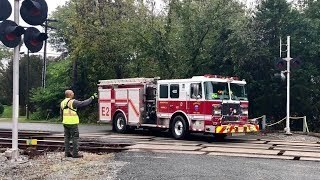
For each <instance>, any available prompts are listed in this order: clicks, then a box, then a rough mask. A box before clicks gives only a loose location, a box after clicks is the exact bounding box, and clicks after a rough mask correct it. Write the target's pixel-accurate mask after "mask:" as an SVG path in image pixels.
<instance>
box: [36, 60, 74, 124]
mask: <svg viewBox="0 0 320 180" xmlns="http://www.w3.org/2000/svg"><path fill="white" fill-rule="evenodd" d="M70 69H71V65H70V61H68V60H61V61H58V62H49V64H48V71H47V81H46V88H45V89H44V88H41V87H39V88H34V89H32V90H31V98H30V100H31V103H32V104H33V105H34V106H35V108H36V113H35V114H34V115H33V116H31V117H33V118H35V119H46V118H47V116H48V115H49V117H56V116H59V113H60V102H61V101H62V100H63V98H64V91H65V90H66V89H68V84H69V82H70V76H69V74H70Z"/></svg>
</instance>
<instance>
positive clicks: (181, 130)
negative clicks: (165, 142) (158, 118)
mask: <svg viewBox="0 0 320 180" xmlns="http://www.w3.org/2000/svg"><path fill="white" fill-rule="evenodd" d="M187 126H188V125H187V123H186V120H185V118H183V117H182V116H176V117H174V119H173V121H172V124H171V134H172V136H173V137H174V138H175V139H184V138H185V137H186V135H187V134H188V127H187Z"/></svg>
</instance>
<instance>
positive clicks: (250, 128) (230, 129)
mask: <svg viewBox="0 0 320 180" xmlns="http://www.w3.org/2000/svg"><path fill="white" fill-rule="evenodd" d="M258 131H259V125H253V124H245V125H221V126H216V130H215V133H249V132H258Z"/></svg>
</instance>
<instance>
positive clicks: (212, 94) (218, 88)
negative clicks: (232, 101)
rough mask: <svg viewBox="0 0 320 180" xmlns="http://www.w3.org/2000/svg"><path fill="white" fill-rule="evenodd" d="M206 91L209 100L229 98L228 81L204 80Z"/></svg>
mask: <svg viewBox="0 0 320 180" xmlns="http://www.w3.org/2000/svg"><path fill="white" fill-rule="evenodd" d="M204 87H205V88H204V93H205V95H206V99H207V100H214V99H229V90H228V83H225V82H213V81H209V82H204Z"/></svg>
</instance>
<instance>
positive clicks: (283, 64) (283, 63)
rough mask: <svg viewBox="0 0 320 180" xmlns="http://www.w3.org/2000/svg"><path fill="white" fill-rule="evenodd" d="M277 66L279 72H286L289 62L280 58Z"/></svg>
mask: <svg viewBox="0 0 320 180" xmlns="http://www.w3.org/2000/svg"><path fill="white" fill-rule="evenodd" d="M275 66H276V69H277V70H280V71H284V70H285V69H286V68H287V62H286V61H285V60H283V59H282V58H279V59H277V60H276V63H275Z"/></svg>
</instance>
